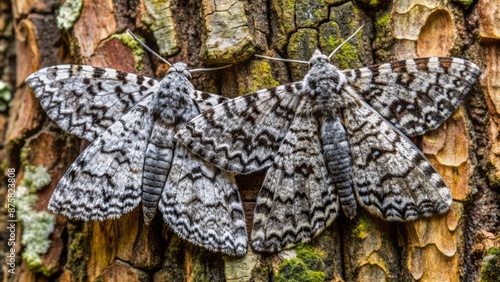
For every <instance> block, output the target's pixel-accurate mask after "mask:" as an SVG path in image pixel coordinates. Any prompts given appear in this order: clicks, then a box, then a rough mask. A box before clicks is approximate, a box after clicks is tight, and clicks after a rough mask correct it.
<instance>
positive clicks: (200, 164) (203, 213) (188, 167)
mask: <svg viewBox="0 0 500 282" xmlns="http://www.w3.org/2000/svg"><path fill="white" fill-rule="evenodd" d="M159 209H160V211H161V213H162V214H163V218H164V220H165V222H166V223H167V224H168V225H169V226H170V227H171V228H172V229H173V230H174V231H175V232H176V233H177V234H178V235H179V236H180V237H182V238H184V239H186V240H189V241H190V242H193V243H195V244H198V245H201V246H203V247H205V248H207V249H209V250H212V251H220V252H223V253H225V254H228V255H233V256H234V255H238V256H242V255H244V254H245V253H246V249H247V233H246V225H245V218H244V212H243V207H242V204H241V200H240V196H239V193H238V188H237V187H236V184H235V183H234V181H233V180H232V178H231V176H230V175H229V174H228V173H227V172H223V171H221V170H220V169H218V168H217V167H215V166H214V165H212V164H209V163H207V162H205V161H204V160H202V159H201V158H200V157H198V156H196V155H194V154H193V153H191V152H190V151H189V150H188V149H187V148H186V147H184V146H183V145H181V144H180V143H177V146H176V148H175V155H174V159H173V161H172V168H171V170H170V173H169V175H168V178H167V182H166V184H165V189H164V190H163V193H162V198H161V201H160V204H159Z"/></svg>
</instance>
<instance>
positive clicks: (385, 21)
mask: <svg viewBox="0 0 500 282" xmlns="http://www.w3.org/2000/svg"><path fill="white" fill-rule="evenodd" d="M390 24H391V16H390V15H389V14H385V15H383V16H381V17H378V18H377V20H376V21H375V27H376V28H377V29H386V28H388V27H389V25H390Z"/></svg>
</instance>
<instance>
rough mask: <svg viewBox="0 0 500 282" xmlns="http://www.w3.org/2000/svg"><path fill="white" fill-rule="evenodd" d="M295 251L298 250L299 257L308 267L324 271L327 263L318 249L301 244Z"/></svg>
mask: <svg viewBox="0 0 500 282" xmlns="http://www.w3.org/2000/svg"><path fill="white" fill-rule="evenodd" d="M295 251H296V252H297V258H299V259H301V260H302V261H303V262H304V263H305V265H306V266H307V268H308V269H310V270H315V271H324V270H325V264H324V263H323V259H322V258H321V255H320V254H319V253H318V251H317V250H316V249H314V248H313V247H311V246H310V245H306V244H299V245H298V246H297V247H296V248H295Z"/></svg>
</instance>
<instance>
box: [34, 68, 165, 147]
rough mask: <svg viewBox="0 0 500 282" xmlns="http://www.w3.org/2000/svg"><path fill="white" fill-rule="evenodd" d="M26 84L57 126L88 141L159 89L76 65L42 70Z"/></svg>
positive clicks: (127, 75) (129, 77) (148, 82)
mask: <svg viewBox="0 0 500 282" xmlns="http://www.w3.org/2000/svg"><path fill="white" fill-rule="evenodd" d="M26 82H27V83H29V85H30V87H31V88H32V89H33V91H34V92H35V95H36V97H37V98H38V100H40V104H41V105H42V108H43V109H44V110H45V112H46V113H47V115H48V116H49V117H50V118H51V119H52V120H53V121H54V122H56V123H57V125H59V126H60V127H61V128H62V129H64V130H65V131H67V132H69V133H71V134H74V135H76V136H78V137H79V138H83V139H85V140H88V141H93V140H94V139H96V138H97V137H98V136H100V135H101V134H102V133H103V132H104V131H105V130H106V129H107V128H108V127H110V126H111V125H112V124H113V123H115V122H116V121H117V120H118V119H120V118H121V117H122V116H123V115H124V114H125V113H126V112H127V111H129V110H130V108H131V107H132V106H133V105H135V104H136V103H137V102H138V101H139V100H141V99H142V98H144V97H146V96H147V95H150V94H151V93H152V92H153V91H155V90H156V89H157V87H158V81H156V80H154V79H151V78H147V77H143V76H139V75H135V74H131V73H125V72H121V71H117V70H114V69H107V68H94V67H90V66H79V65H59V66H53V67H48V68H44V69H41V70H39V71H37V72H35V73H33V74H31V75H30V76H29V77H28V78H26Z"/></svg>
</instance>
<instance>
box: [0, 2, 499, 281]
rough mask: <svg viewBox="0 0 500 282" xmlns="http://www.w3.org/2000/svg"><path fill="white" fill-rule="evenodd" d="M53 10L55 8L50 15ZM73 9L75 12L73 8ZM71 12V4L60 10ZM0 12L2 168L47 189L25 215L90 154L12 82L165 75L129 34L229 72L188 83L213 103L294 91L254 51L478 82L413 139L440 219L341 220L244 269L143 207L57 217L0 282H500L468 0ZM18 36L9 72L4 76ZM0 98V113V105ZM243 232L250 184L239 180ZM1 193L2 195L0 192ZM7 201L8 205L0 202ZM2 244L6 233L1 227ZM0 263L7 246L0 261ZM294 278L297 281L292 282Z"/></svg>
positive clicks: (486, 26) (487, 19)
mask: <svg viewBox="0 0 500 282" xmlns="http://www.w3.org/2000/svg"><path fill="white" fill-rule="evenodd" d="M63 2H64V5H66V6H64V7H66V8H65V9H61V8H60V7H61V5H62V3H63ZM79 3H81V9H80V8H79ZM70 4H72V5H70ZM10 5H11V8H9V4H8V3H7V2H6V1H3V2H1V3H0V13H1V15H2V18H1V19H0V21H1V23H2V24H3V25H0V31H1V32H2V33H1V35H0V47H2V48H0V58H3V59H1V60H0V74H1V75H0V78H1V79H2V80H4V81H6V82H7V83H9V84H10V89H11V91H12V93H13V98H12V101H10V108H9V110H8V114H7V111H4V112H1V111H0V123H1V124H2V126H1V127H0V136H1V138H2V143H1V144H2V145H1V147H0V159H1V169H2V171H3V175H4V176H5V181H4V183H3V184H2V185H3V186H5V187H6V185H7V178H8V169H9V168H12V169H15V171H16V172H19V173H17V174H16V180H17V182H18V183H21V182H22V179H23V178H24V176H25V174H26V173H25V167H29V166H43V167H45V168H47V169H48V173H49V174H50V176H51V179H52V181H51V182H50V184H49V185H47V186H46V187H44V188H43V189H41V190H39V191H38V192H37V193H36V195H37V197H38V198H37V201H36V204H35V205H34V207H33V209H34V211H44V210H46V206H47V202H48V200H49V198H50V195H51V193H52V191H53V189H54V187H55V185H56V184H57V182H58V181H59V179H60V178H61V177H62V175H63V174H64V172H65V170H66V169H67V168H68V166H69V165H70V164H71V163H72V161H73V160H74V159H75V158H76V157H77V155H78V154H79V152H81V151H82V149H83V148H84V147H85V146H86V145H87V144H84V143H85V142H80V141H79V140H77V139H76V138H75V137H72V136H70V135H69V134H67V133H64V132H63V131H62V130H60V129H59V128H58V127H57V126H56V125H55V124H54V123H53V122H51V121H50V120H49V119H48V118H47V116H46V115H45V113H44V112H43V110H42V109H41V107H40V105H39V102H38V101H37V100H36V98H34V95H33V93H32V92H31V90H30V89H29V87H28V86H27V85H26V84H25V83H24V79H25V78H26V77H27V76H28V75H29V74H31V73H32V72H34V71H36V70H38V69H40V68H42V67H47V66H52V65H58V64H64V63H78V64H88V65H92V66H95V67H111V68H115V69H118V70H121V71H125V72H132V73H138V74H141V75H145V76H149V77H154V76H156V77H162V76H163V75H164V74H166V67H165V65H164V64H162V63H161V62H160V61H159V60H157V59H156V58H154V57H153V56H151V55H150V54H147V53H144V52H142V51H141V49H140V47H138V46H137V45H136V44H134V43H133V42H131V41H130V39H129V38H128V36H127V34H126V29H127V28H130V29H131V30H132V31H134V32H135V33H136V34H138V35H140V36H142V37H143V38H144V39H145V41H146V42H147V44H148V45H149V46H150V47H152V48H153V49H155V50H157V51H158V52H159V53H160V54H161V55H163V56H164V57H165V58H167V59H168V60H169V61H170V62H178V61H183V62H186V63H187V64H188V65H189V66H190V67H193V68H194V67H201V66H211V65H225V64H232V65H233V66H232V67H230V68H229V69H225V70H222V71H216V72H209V73H202V74H198V73H197V74H195V75H194V77H193V80H192V83H193V84H194V86H195V88H196V89H198V90H203V91H207V92H212V93H219V94H221V95H223V96H226V97H230V98H232V97H236V96H238V95H243V94H247V93H251V92H253V91H256V90H258V89H262V88H267V87H272V86H276V85H280V84H283V83H286V82H290V81H296V80H300V79H302V78H303V77H304V75H305V73H306V72H307V70H308V68H307V66H303V65H296V64H285V63H282V62H275V61H265V60H257V59H255V58H254V57H253V56H252V55H253V54H255V53H258V54H265V55H269V56H274V57H284V58H291V59H299V60H306V61H307V60H308V59H309V58H310V57H311V55H312V53H313V51H314V50H315V49H316V48H320V49H321V50H322V51H323V52H325V53H328V52H331V51H332V50H333V49H334V48H335V47H336V46H338V45H339V44H340V43H341V42H343V41H344V40H345V38H347V37H348V36H350V35H351V34H352V33H353V32H354V31H355V30H356V29H357V28H358V27H360V26H361V25H364V28H363V30H362V32H361V33H359V34H358V35H357V36H355V37H354V38H353V39H352V40H351V41H350V43H348V44H346V45H345V46H344V47H343V48H342V49H341V50H340V51H339V52H338V53H337V54H336V55H334V56H333V59H332V63H333V64H335V65H337V66H339V67H340V68H341V69H346V68H359V67H362V66H368V65H372V64H376V63H384V62H389V61H393V60H404V59H409V58H414V57H428V56H455V57H460V58H465V59H468V60H471V61H473V62H475V63H476V64H478V65H479V66H480V67H481V69H483V71H484V73H483V75H482V77H481V78H480V81H479V82H478V83H476V85H475V86H474V88H473V90H472V91H471V93H469V95H468V98H467V99H466V101H465V103H464V105H463V106H461V107H460V108H459V109H458V111H457V112H456V113H455V114H454V115H453V116H452V117H451V118H450V119H449V120H448V121H446V122H445V123H444V124H443V125H441V127H440V128H439V129H437V130H435V131H432V132H429V133H427V134H426V135H424V136H422V137H418V138H415V139H414V140H413V141H414V142H415V143H416V144H417V145H418V146H419V147H420V148H421V149H422V151H423V152H424V153H425V154H426V156H427V158H428V159H429V160H430V161H431V163H432V164H433V165H434V167H435V168H436V169H437V170H438V171H439V173H440V174H441V175H442V176H443V178H444V180H445V182H446V183H447V184H448V186H449V188H450V189H451V192H452V194H453V199H454V201H453V205H452V207H451V209H450V211H449V212H448V213H447V214H445V215H441V216H434V217H431V218H426V219H421V220H417V221H413V222H406V223H393V222H386V221H384V220H381V219H379V218H376V217H374V216H373V215H371V214H368V213H366V212H365V211H362V209H358V216H356V218H355V219H354V220H349V219H347V218H345V217H344V216H343V215H340V216H339V217H338V218H337V219H336V220H335V222H334V223H333V224H332V225H331V226H330V227H329V228H327V230H325V231H324V232H323V233H321V234H320V235H319V236H318V237H317V238H315V239H314V240H313V241H312V242H311V243H309V244H301V245H299V246H298V247H297V248H295V249H292V250H287V251H283V252H281V253H278V254H271V255H269V254H259V253H255V252H253V250H252V249H251V248H249V249H248V253H247V255H246V256H245V257H242V258H233V257H227V256H222V255H220V254H216V253H211V252H209V251H206V250H204V249H202V248H200V247H197V246H193V245H191V244H189V243H188V242H185V241H183V240H181V239H179V238H178V237H177V236H176V235H175V234H174V233H173V232H172V231H171V230H170V229H169V228H168V226H166V225H165V224H164V223H163V221H162V218H161V216H159V215H157V216H156V217H155V219H154V220H153V222H152V224H151V225H150V226H149V227H146V226H145V225H144V224H143V219H142V211H141V208H140V207H139V208H137V209H135V210H134V211H132V212H131V213H129V214H126V215H124V216H123V217H122V218H120V219H118V220H113V221H105V222H79V221H71V220H68V219H66V218H64V217H62V216H57V221H56V223H55V227H54V230H53V232H52V233H51V235H50V237H49V239H50V242H51V245H50V248H49V249H48V250H47V252H46V253H44V254H41V255H40V258H41V262H42V263H41V264H39V265H38V266H37V267H34V266H33V265H32V264H30V263H28V262H27V261H26V260H23V259H21V256H22V254H23V252H24V251H25V249H23V248H22V247H21V242H20V240H21V234H22V232H23V231H24V230H23V228H21V227H18V229H17V237H16V240H17V243H18V244H16V246H17V247H16V254H17V268H16V274H15V275H10V274H9V273H8V272H7V269H8V268H7V267H5V266H2V270H1V271H2V274H3V276H4V281H95V280H99V281H497V279H498V277H500V237H499V236H500V232H499V231H500V218H499V215H500V213H499V211H500V201H499V200H500V196H499V195H500V191H499V187H500V185H499V183H500V150H499V149H498V148H500V145H499V144H498V142H499V138H498V135H499V129H498V128H499V124H500V102H499V101H500V98H499V97H500V90H499V89H500V86H499V84H498V81H500V71H499V70H498V69H499V68H500V59H499V58H500V44H499V42H500V18H499V15H498V12H496V11H498V10H499V9H500V4H498V1H495V0H479V1H470V0H469V1H465V0H464V1H460V0H453V1H450V0H448V1H437V0H436V1H428V0H426V1H424V0H415V1H402V0H398V1H367V0H359V1H341V0H314V1H313V0H309V1H304V0H267V1H266V0H247V1H238V0H187V1H183V0H166V1H156V0H131V1H126V0H114V1H95V0H83V2H79V1H76V0H66V1H55V0H47V1H43V2H42V1H28V0H17V1H11V3H10ZM14 37H15V46H16V47H15V50H16V52H15V55H16V63H15V66H16V69H15V75H14V70H13V65H14V60H13V55H12V54H13V46H12V43H13V42H12V41H13V39H14ZM1 99H2V98H0V102H1ZM236 179H237V182H238V186H239V189H240V194H241V197H242V199H243V201H244V208H245V215H246V220H247V225H248V230H249V231H250V230H251V222H252V213H253V207H254V205H255V199H256V196H257V194H258V191H259V188H260V185H261V183H262V180H263V173H257V174H252V175H247V176H236ZM4 190H5V191H7V190H6V189H2V191H4ZM0 197H3V198H5V199H6V201H7V195H6V193H5V192H2V193H1V194H0ZM2 217H3V218H2V219H1V222H2V224H0V226H2V228H1V231H0V232H1V236H2V237H1V238H2V240H5V241H6V240H7V238H8V236H9V234H8V233H6V231H5V230H6V228H3V226H4V224H6V222H7V212H4V213H3V214H2ZM2 252H3V254H2V255H3V256H4V257H5V256H6V255H7V254H8V249H7V248H4V249H2ZM293 279H295V280H293Z"/></svg>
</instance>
